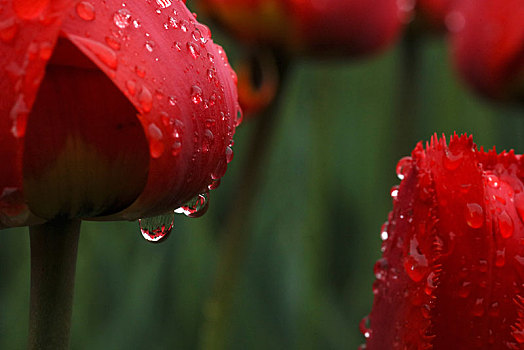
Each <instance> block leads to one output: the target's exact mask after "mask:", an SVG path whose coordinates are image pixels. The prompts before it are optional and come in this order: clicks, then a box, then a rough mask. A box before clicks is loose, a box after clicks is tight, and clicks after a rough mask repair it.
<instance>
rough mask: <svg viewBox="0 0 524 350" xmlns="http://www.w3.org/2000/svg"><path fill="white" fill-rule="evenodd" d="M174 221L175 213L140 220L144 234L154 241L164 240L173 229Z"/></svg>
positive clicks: (150, 240)
mask: <svg viewBox="0 0 524 350" xmlns="http://www.w3.org/2000/svg"><path fill="white" fill-rule="evenodd" d="M173 222H174V215H173V213H169V214H165V215H159V216H154V217H151V218H145V219H139V220H138V224H139V226H140V232H142V236H143V237H144V238H145V239H146V240H147V241H148V242H152V243H159V242H162V241H164V240H165V239H166V238H167V237H168V236H169V233H171V231H172V229H173Z"/></svg>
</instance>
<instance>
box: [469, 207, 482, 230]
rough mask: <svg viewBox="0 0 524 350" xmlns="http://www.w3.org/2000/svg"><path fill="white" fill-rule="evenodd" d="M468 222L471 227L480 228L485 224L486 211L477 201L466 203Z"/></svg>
mask: <svg viewBox="0 0 524 350" xmlns="http://www.w3.org/2000/svg"><path fill="white" fill-rule="evenodd" d="M466 222H467V223H468V225H469V227H471V228H480V227H482V225H483V224H484V211H483V210H482V207H481V206H480V205H479V204H477V203H468V204H466Z"/></svg>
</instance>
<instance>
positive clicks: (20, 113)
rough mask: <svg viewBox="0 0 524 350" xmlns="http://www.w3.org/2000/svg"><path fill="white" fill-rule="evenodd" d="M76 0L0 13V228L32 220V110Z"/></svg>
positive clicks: (21, 3)
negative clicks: (26, 185) (27, 161)
mask: <svg viewBox="0 0 524 350" xmlns="http://www.w3.org/2000/svg"><path fill="white" fill-rule="evenodd" d="M73 4H74V1H72V0H40V1H29V0H11V1H7V2H4V3H3V4H2V11H0V52H1V55H0V67H2V68H1V69H0V90H1V91H2V98H1V99H0V164H2V171H0V228H1V227H5V226H17V225H26V224H30V223H37V222H39V221H40V220H38V219H37V218H35V217H33V216H32V215H31V213H30V212H29V210H28V209H27V206H26V204H25V201H24V196H23V190H22V154H23V144H24V134H25V128H26V121H27V116H28V114H29V111H30V110H31V107H32V105H33V102H34V100H35V96H36V93H37V90H38V87H39V85H40V82H41V80H42V77H43V75H44V70H45V66H46V63H47V60H48V59H49V58H50V56H51V54H52V52H53V47H54V45H55V42H56V40H57V37H58V34H59V30H60V27H61V24H62V21H63V19H64V17H65V16H66V14H67V11H68V9H69V8H70V7H71V6H72V5H73Z"/></svg>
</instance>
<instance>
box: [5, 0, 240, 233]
mask: <svg viewBox="0 0 524 350" xmlns="http://www.w3.org/2000/svg"><path fill="white" fill-rule="evenodd" d="M0 52H1V55H0V67H1V68H0V88H1V90H2V98H1V100H0V164H2V171H1V172H0V228H1V227H7V226H20V225H29V224H35V223H41V222H44V221H48V220H52V219H55V218H57V217H60V218H82V219H89V218H95V217H104V219H105V218H107V219H109V218H111V219H113V218H116V219H136V218H139V217H142V216H151V215H157V214H160V213H163V212H166V211H168V210H170V209H171V210H172V209H173V208H177V207H179V206H180V205H181V204H183V203H184V202H186V201H187V200H189V199H190V198H192V197H194V196H195V195H197V194H199V193H203V192H205V191H207V188H208V186H211V187H213V186H214V185H213V183H214V182H216V181H217V180H218V179H219V178H220V177H221V176H222V175H223V174H224V172H225V169H226V164H227V161H228V160H229V159H230V158H231V157H230V156H231V149H230V148H229V146H230V144H231V141H232V136H233V133H234V131H235V126H236V118H237V112H238V104H237V96H236V94H237V93H236V86H235V76H234V73H233V71H232V70H231V68H230V67H229V64H228V63H227V58H226V57H225V55H224V52H223V51H222V49H221V48H220V47H219V46H217V45H215V44H214V43H213V42H212V40H211V38H210V32H209V30H208V28H207V27H205V26H204V25H201V24H199V23H198V22H197V21H196V20H195V18H194V16H193V15H192V14H191V13H190V12H189V10H188V9H187V8H186V7H185V5H184V3H183V2H181V1H171V0H156V1H125V2H123V1H116V0H88V1H70V0H39V1H30V0H10V1H7V2H5V1H3V3H2V4H1V5H0ZM215 185H216V183H215ZM107 216H109V217H107Z"/></svg>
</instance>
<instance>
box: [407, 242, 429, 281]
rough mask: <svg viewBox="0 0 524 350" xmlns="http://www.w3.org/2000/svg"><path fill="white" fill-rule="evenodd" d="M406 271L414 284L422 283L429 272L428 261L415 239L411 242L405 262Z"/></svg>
mask: <svg viewBox="0 0 524 350" xmlns="http://www.w3.org/2000/svg"><path fill="white" fill-rule="evenodd" d="M404 269H405V270H406V273H407V274H408V276H409V278H411V279H412V280H413V281H414V282H420V281H421V280H422V278H424V276H426V273H427V272H428V260H427V258H426V257H425V256H424V254H422V253H421V252H420V250H419V245H418V241H417V239H416V238H415V237H412V238H411V240H410V248H409V255H408V256H407V257H406V258H405V260H404Z"/></svg>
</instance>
